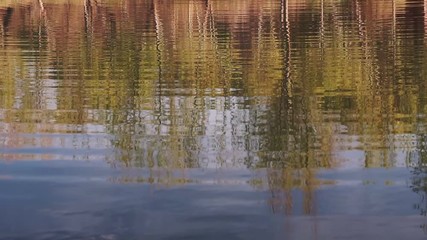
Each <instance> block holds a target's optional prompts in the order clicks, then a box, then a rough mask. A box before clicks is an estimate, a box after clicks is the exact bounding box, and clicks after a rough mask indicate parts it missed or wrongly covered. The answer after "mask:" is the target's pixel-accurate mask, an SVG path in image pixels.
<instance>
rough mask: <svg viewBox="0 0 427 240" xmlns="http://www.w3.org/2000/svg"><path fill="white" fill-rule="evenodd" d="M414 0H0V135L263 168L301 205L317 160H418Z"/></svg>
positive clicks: (421, 71) (175, 161) (178, 161)
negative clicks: (296, 189)
mask: <svg viewBox="0 0 427 240" xmlns="http://www.w3.org/2000/svg"><path fill="white" fill-rule="evenodd" d="M424 5H425V4H424V2H423V1H414V0H412V1H409V0H408V1H404V0H395V1H388V0H384V1H374V0H364V1H360V0H352V1H340V2H334V1H323V0H315V1H300V0H289V1H285V0H281V1H276V0H274V1H273V0H267V1H260V0H235V1H229V2H227V3H225V2H222V1H213V0H195V1H189V0H174V1H163V0H141V1H130V0H129V1H126V0H123V1H100V0H98V1H94V0H82V1H55V0H37V1H36V0H34V1H31V0H27V1H22V2H21V3H20V4H17V3H16V2H14V1H2V2H1V3H0V34H1V35H0V36H1V37H0V46H1V48H0V59H1V60H0V67H1V69H2V74H1V75H0V124H1V126H2V130H0V133H1V134H2V136H6V137H3V140H2V139H1V138H0V141H2V144H3V145H4V146H6V147H8V148H18V149H19V148H22V147H27V146H29V145H30V146H34V145H36V146H40V147H42V148H61V147H66V148H74V151H72V153H71V155H79V154H83V155H84V154H86V153H87V152H90V150H93V149H100V150H101V152H97V154H98V156H99V157H100V158H102V159H105V160H107V161H109V162H111V163H112V164H113V165H121V166H136V167H149V168H167V169H177V168H192V167H248V168H260V167H267V168H269V169H271V170H272V171H271V174H270V175H269V178H271V180H268V184H270V187H271V189H276V188H277V187H280V188H281V189H292V188H293V185H294V183H295V182H298V181H299V180H300V179H302V180H301V181H303V182H305V183H306V184H305V186H306V187H305V188H306V190H304V191H306V196H307V212H310V211H311V210H309V209H310V207H309V206H310V202H312V201H313V200H310V199H311V198H312V196H313V191H314V188H315V187H316V184H314V183H315V182H317V181H316V180H315V169H316V168H333V167H341V166H362V167H392V166H397V165H405V164H408V163H411V162H418V160H420V159H424V158H423V157H420V156H421V155H422V154H421V153H420V152H421V151H419V149H420V146H424V145H425V140H424V137H423V136H424V135H423V132H424V131H425V106H426V105H425V103H426V97H425V96H424V93H425V92H426V84H425V81H424V79H425V77H426V71H425V69H426V67H427V66H426V65H425V62H427V61H425V52H424V49H425V46H424V44H425V43H424V42H425V37H424V36H425V32H426V27H425V21H426V19H427V18H426V17H425V14H424V12H425V11H424V8H425V6H424ZM230 9H232V10H230ZM18 133H25V134H33V133H46V134H52V133H56V134H58V133H60V134H64V135H60V136H59V137H57V138H58V140H57V141H53V140H52V138H51V137H50V135H47V137H45V138H41V139H42V140H40V141H34V139H33V138H34V136H31V135H30V136H29V137H28V136H27V137H25V136H21V135H17V134H18ZM69 133H72V134H74V135H73V136H76V137H75V138H74V137H73V138H72V139H68V138H67V137H65V136H68V135H67V134H69ZM91 134H104V135H102V136H100V137H98V138H97V137H95V140H93V137H91ZM61 136H63V137H61ZM43 139H46V141H44V140H43ZM103 139H104V140H105V139H108V140H107V141H104V140H103ZM82 149H85V150H87V151H83V153H82V152H81V150H82ZM103 149H104V150H105V149H110V150H111V151H106V153H102V150H103ZM111 152H112V154H110V153H111ZM420 154H421V155H420ZM57 155H60V154H57ZM419 155H420V156H419ZM7 156H8V157H10V158H12V159H28V158H30V159H31V158H37V157H38V158H39V157H40V156H35V157H34V156H33V157H31V156H30V157H28V156H20V155H19V156H18V155H17V154H15V153H14V152H11V153H8V155H7ZM398 156H403V157H398ZM46 158H48V157H46ZM51 158H53V157H51ZM88 159H89V157H88ZM423 161H424V160H423ZM275 169H278V170H277V171H276V170H275ZM293 169H299V170H300V171H298V172H303V174H297V175H295V174H292V173H291V172H292V170H293ZM311 183H313V184H311ZM289 184H290V185H289ZM295 186H300V184H296V185H295ZM289 197H290V195H286V193H285V195H284V198H285V199H287V200H286V201H287V202H288V203H287V204H291V201H292V200H291V199H288V198H289ZM289 206H290V205H289ZM285 208H287V207H286V206H285ZM287 211H288V210H287Z"/></svg>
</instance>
